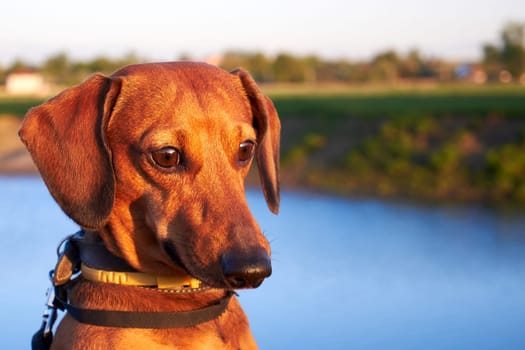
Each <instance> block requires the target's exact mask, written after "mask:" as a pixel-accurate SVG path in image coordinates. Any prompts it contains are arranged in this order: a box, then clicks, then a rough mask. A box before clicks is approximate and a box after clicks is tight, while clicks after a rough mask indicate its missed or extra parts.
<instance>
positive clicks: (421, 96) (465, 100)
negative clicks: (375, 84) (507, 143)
mask: <svg viewBox="0 0 525 350" xmlns="http://www.w3.org/2000/svg"><path fill="white" fill-rule="evenodd" d="M489 93H490V91H485V90H481V91H480V90H473V91H470V92H469V91H459V92H457V93H455V94H454V93H451V92H450V91H447V92H445V91H437V92H427V93H424V92H417V93H407V92H398V93H395V92H393V93H378V94H368V95H359V94H355V95H353V94H351V93H348V94H346V95H343V94H334V95H329V94H327V95H323V94H311V95H308V94H300V95H292V94H291V95H275V96H272V99H273V101H274V103H275V106H276V108H277V110H278V111H279V114H280V115H281V116H282V117H284V118H286V117H287V116H295V117H297V116H303V117H323V118H344V117H350V116H353V117H356V116H357V117H369V116H387V117H388V116H400V115H413V114H427V113H431V114H434V115H437V114H458V113H461V114H469V115H483V114H486V113H487V112H491V113H500V112H504V113H505V114H506V115H509V116H511V115H513V116H514V115H518V116H524V117H525V89H522V90H512V91H509V92H507V93H501V92H497V91H495V92H494V93H493V94H489Z"/></svg>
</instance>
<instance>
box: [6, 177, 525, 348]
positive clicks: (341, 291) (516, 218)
mask: <svg viewBox="0 0 525 350" xmlns="http://www.w3.org/2000/svg"><path fill="white" fill-rule="evenodd" d="M248 199H249V201H250V205H251V207H252V208H253V211H254V213H255V216H256V217H257V218H258V220H259V222H260V224H261V226H262V228H263V229H264V231H265V233H266V235H267V237H268V238H269V239H270V241H271V244H272V249H273V271H274V273H273V275H272V276H271V278H270V279H268V280H267V281H266V282H265V283H264V284H263V285H262V286H261V287H260V288H259V289H257V290H249V291H243V292H241V293H240V301H241V303H242V304H243V306H244V309H245V311H246V313H247V314H248V317H249V319H250V323H251V326H252V331H253V333H254V335H255V337H256V339H257V341H258V343H259V345H260V347H261V349H380V350H388V349H403V350H405V349H426V350H432V349H436V350H437V349H439V350H442V349H476V350H481V349H506V350H509V349H525V329H524V328H523V325H524V324H525V215H523V213H520V212H505V211H497V210H489V209H485V208H482V207H479V206H463V207H459V206H456V207H450V206H424V207H421V206H415V205H409V204H400V203H385V202H381V201H373V200H348V199H341V198H332V197H322V196H315V195H306V194H297V193H288V192H285V193H283V198H282V207H281V214H280V215H279V216H278V217H275V216H273V215H272V214H270V213H269V212H268V210H267V209H266V207H265V203H264V201H263V199H262V195H260V194H259V193H257V192H249V193H248ZM0 213H1V214H0V266H1V267H2V268H1V269H0V277H1V281H2V282H3V283H2V285H3V286H2V287H1V288H0V309H1V310H2V313H1V315H2V319H1V320H0V326H1V327H2V331H0V337H1V339H2V348H3V349H28V348H29V342H30V337H31V335H32V333H33V332H34V331H35V330H36V329H37V328H38V327H39V325H40V314H41V311H42V309H43V302H44V292H45V289H46V288H47V285H48V281H47V272H48V270H49V269H50V267H51V266H52V265H53V264H54V262H55V255H54V251H55V247H56V244H57V242H58V241H59V240H60V239H61V238H62V237H64V236H65V235H67V234H69V233H72V232H74V231H75V230H76V225H75V224H74V223H73V222H71V221H70V220H69V219H68V218H67V217H65V216H64V214H62V213H61V211H60V210H59V209H58V207H57V206H56V205H55V204H54V202H53V201H52V199H51V197H50V196H49V194H48V193H47V190H46V189H45V187H44V185H43V184H42V182H41V181H40V180H39V179H37V178H5V177H0Z"/></svg>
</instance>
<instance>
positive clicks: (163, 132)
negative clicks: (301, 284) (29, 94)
mask: <svg viewBox="0 0 525 350" xmlns="http://www.w3.org/2000/svg"><path fill="white" fill-rule="evenodd" d="M279 134H280V123H279V119H278V116H277V113H276V111H275V108H274V106H273V104H272V102H271V101H270V99H269V98H267V97H266V96H264V95H263V94H262V93H261V92H260V90H259V89H258V87H257V85H256V84H255V82H254V81H253V79H252V78H251V77H250V76H249V75H248V74H247V73H246V72H245V71H243V70H237V71H234V72H231V73H228V72H225V71H222V70H220V69H218V68H216V67H213V66H209V65H206V64H198V63H157V64H143V65H133V66H128V67H125V68H123V69H121V70H119V71H117V72H116V73H114V74H113V75H111V76H109V77H106V76H104V75H101V74H97V75H94V76H92V77H91V78H89V79H88V80H86V81H85V82H83V83H82V84H80V85H78V86H75V87H72V88H70V89H67V90H65V91H64V92H62V93H61V94H59V95H58V96H56V97H55V98H53V99H51V100H49V101H48V102H46V103H44V104H42V105H40V106H38V107H35V108H33V109H31V110H30V111H29V112H28V114H27V116H26V118H25V120H24V123H23V125H22V128H21V130H20V136H21V138H22V140H23V141H24V143H25V144H26V146H27V148H28V149H29V151H30V153H31V155H32V157H33V160H34V161H35V163H36V165H37V166H38V168H39V170H40V173H41V175H42V177H43V179H44V181H45V183H46V185H47V187H48V188H49V191H50V192H51V194H52V196H53V197H54V199H55V200H56V201H57V203H58V204H59V205H60V207H61V208H62V209H63V210H64V212H65V213H66V214H67V215H68V216H70V217H71V218H72V219H73V220H74V221H75V222H77V223H78V224H79V225H80V226H82V227H83V228H85V229H89V230H96V231H98V232H99V233H100V234H101V236H102V238H103V239H104V241H105V242H106V244H107V246H108V248H109V249H110V250H111V251H112V252H113V253H115V254H116V255H119V256H121V257H123V258H124V259H126V260H127V261H128V262H129V263H130V264H131V265H132V266H133V267H135V268H137V269H139V270H141V271H145V272H149V273H154V274H165V275H169V274H172V273H174V272H176V271H177V270H180V269H183V270H185V271H186V272H188V273H189V274H191V275H192V276H193V277H195V278H198V279H201V280H202V281H204V282H205V283H207V284H209V285H211V286H216V287H223V288H228V287H234V288H240V287H256V286H258V285H259V284H260V283H261V282H262V280H263V279H264V278H265V277H267V276H268V275H269V274H270V273H271V264H270V258H269V256H270V247H269V244H268V242H267V240H266V238H265V237H264V236H263V234H262V232H261V229H260V228H259V226H258V225H257V223H256V222H255V219H254V218H253V216H252V214H251V213H250V211H249V208H248V206H247V203H246V199H245V194H244V178H245V177H246V175H247V173H248V169H249V167H250V165H251V162H252V159H253V158H254V157H255V158H256V160H257V164H258V168H259V174H260V179H261V184H262V189H263V192H264V195H265V198H266V202H267V203H268V206H269V208H270V210H271V211H272V212H274V213H277V211H278V208H279V186H278V170H279Z"/></svg>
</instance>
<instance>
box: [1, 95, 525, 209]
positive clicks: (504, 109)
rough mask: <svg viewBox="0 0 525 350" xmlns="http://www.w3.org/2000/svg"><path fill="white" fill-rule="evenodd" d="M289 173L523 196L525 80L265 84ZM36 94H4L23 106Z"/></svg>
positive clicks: (289, 178)
mask: <svg viewBox="0 0 525 350" xmlns="http://www.w3.org/2000/svg"><path fill="white" fill-rule="evenodd" d="M264 89H265V91H266V92H267V93H268V94H269V95H270V96H271V97H272V99H273V101H274V103H275V105H276V107H277V109H278V111H279V113H280V116H281V120H282V125H283V134H282V152H281V154H282V166H281V167H282V180H283V184H284V185H285V186H286V185H288V186H294V187H308V188H313V189H317V190H325V191H333V192H337V193H344V194H351V195H373V196H386V197H405V198H406V197H409V198H416V199H427V200H443V201H487V202H493V203H499V202H505V203H509V202H511V203H518V204H525V88H524V87H519V86H482V87H478V86H475V87H473V86H461V85H452V86H445V87H443V86H433V85H429V86H416V87H414V86H397V87H394V88H392V87H387V88H385V87H370V86H368V87H350V88H349V87H347V86H321V87H319V86H301V87H299V88H297V87H290V86H272V87H265V88H264ZM39 102H41V101H40V100H37V99H17V100H7V99H0V114H5V113H9V114H14V115H19V116H21V115H23V114H24V113H25V111H26V110H27V109H28V108H29V107H31V106H32V105H35V104H37V103H39Z"/></svg>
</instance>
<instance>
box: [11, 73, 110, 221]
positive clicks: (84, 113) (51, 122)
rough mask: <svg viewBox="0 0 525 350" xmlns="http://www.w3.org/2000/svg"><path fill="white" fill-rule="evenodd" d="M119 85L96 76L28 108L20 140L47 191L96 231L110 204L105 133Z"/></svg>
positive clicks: (77, 218)
mask: <svg viewBox="0 0 525 350" xmlns="http://www.w3.org/2000/svg"><path fill="white" fill-rule="evenodd" d="M119 91H120V82H119V81H118V80H116V81H113V80H112V79H110V78H108V77H106V76H104V75H102V74H96V75H93V76H92V77H90V78H89V79H87V80H86V81H84V82H83V83H81V84H80V85H77V86H74V87H72V88H69V89H67V90H65V91H63V92H62V93H60V94H59V95H58V96H56V97H54V98H52V99H50V100H49V101H47V102H45V103H43V104H41V105H40V106H37V107H34V108H32V109H30V110H29V112H28V113H27V114H26V116H25V119H24V121H23V124H22V127H21V129H20V131H19V135H20V138H21V139H22V141H23V142H24V144H25V145H26V147H27V149H28V150H29V152H30V153H31V156H32V157H33V161H34V162H35V164H36V165H37V167H38V169H39V170H40V174H41V175H42V178H43V180H44V182H45V183H46V185H47V187H48V189H49V192H50V193H51V195H52V196H53V198H54V199H55V200H56V201H57V203H58V204H59V205H60V207H61V208H62V210H63V211H64V212H65V213H66V214H67V215H68V216H69V217H71V218H72V219H73V220H74V221H75V222H76V223H78V224H79V225H80V226H82V227H85V228H88V229H97V228H100V227H101V226H102V225H104V223H105V222H106V220H107V217H108V216H109V214H110V212H111V210H112V208H113V201H114V192H115V179H114V174H113V167H112V164H111V154H110V151H109V149H108V147H107V145H106V142H105V130H106V126H107V123H108V119H109V116H110V114H111V110H112V108H113V105H114V103H115V100H116V98H117V96H118V93H119Z"/></svg>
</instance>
